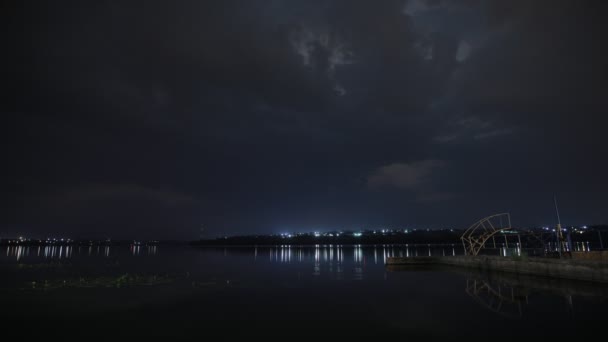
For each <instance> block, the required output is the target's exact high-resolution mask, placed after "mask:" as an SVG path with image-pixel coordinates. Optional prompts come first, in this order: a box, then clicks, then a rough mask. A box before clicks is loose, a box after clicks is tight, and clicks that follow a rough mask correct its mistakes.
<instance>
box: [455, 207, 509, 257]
mask: <svg viewBox="0 0 608 342" xmlns="http://www.w3.org/2000/svg"><path fill="white" fill-rule="evenodd" d="M503 219H505V221H506V223H507V226H506V227H505V226H503ZM508 229H511V215H510V214H509V213H502V214H495V215H492V216H488V217H485V218H483V219H481V220H479V221H477V222H475V223H474V224H473V225H471V226H470V227H469V229H467V230H466V231H465V232H464V233H463V234H462V236H460V240H462V246H463V247H464V254H465V255H477V254H478V253H479V251H480V250H481V249H482V248H483V247H484V246H485V243H486V241H488V239H489V238H491V237H493V236H494V235H495V234H497V233H499V232H501V231H503V230H508Z"/></svg>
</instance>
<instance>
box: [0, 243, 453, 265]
mask: <svg viewBox="0 0 608 342" xmlns="http://www.w3.org/2000/svg"><path fill="white" fill-rule="evenodd" d="M2 248H3V249H5V252H4V253H3V255H6V257H7V258H9V259H14V260H16V261H22V260H23V259H24V258H28V259H31V258H44V259H58V260H59V259H70V258H73V257H75V256H78V257H83V256H88V257H106V258H109V257H112V256H113V253H117V252H124V250H125V249H126V248H127V247H126V246H71V245H67V246H63V245H47V246H4V247H2ZM203 248H209V249H213V248H216V249H217V247H203ZM158 249H159V247H158V246H156V245H152V246H144V245H129V246H128V251H129V254H130V255H131V256H134V257H139V256H154V255H156V254H157V253H158ZM222 249H223V256H225V257H227V256H229V255H232V254H233V253H234V250H236V249H238V250H239V254H248V253H249V254H250V255H251V256H252V258H253V259H254V261H258V256H259V255H264V254H265V253H267V254H266V255H268V260H269V261H270V262H273V263H303V262H314V263H315V264H320V263H338V264H341V263H344V262H349V263H350V262H352V263H355V264H364V263H370V262H373V263H374V264H385V263H386V260H387V258H390V257H397V256H398V257H407V258H409V257H415V256H419V255H421V256H449V255H457V254H462V249H458V247H456V246H455V245H453V244H452V245H377V246H362V245H315V246H292V245H280V246H265V247H235V248H226V247H223V248H222Z"/></svg>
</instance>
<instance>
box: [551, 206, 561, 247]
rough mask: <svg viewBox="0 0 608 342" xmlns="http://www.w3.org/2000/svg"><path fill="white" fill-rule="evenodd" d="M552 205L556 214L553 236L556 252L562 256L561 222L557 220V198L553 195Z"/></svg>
mask: <svg viewBox="0 0 608 342" xmlns="http://www.w3.org/2000/svg"><path fill="white" fill-rule="evenodd" d="M553 203H554V204H555V213H556V214H557V227H556V229H555V234H556V238H557V252H558V253H559V256H560V257H561V256H562V221H561V220H560V218H559V210H558V209H557V197H556V196H555V195H553Z"/></svg>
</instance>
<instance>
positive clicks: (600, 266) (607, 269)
mask: <svg viewBox="0 0 608 342" xmlns="http://www.w3.org/2000/svg"><path fill="white" fill-rule="evenodd" d="M417 259H420V260H417ZM386 265H387V266H391V265H447V266H457V267H466V268H473V269H477V270H481V271H501V272H510V273H516V274H523V275H531V276H540V277H549V278H561V279H572V280H584V281H593V282H601V283H608V262H604V261H590V260H573V259H550V258H533V257H531V258H525V259H524V258H512V257H498V256H451V257H424V258H418V257H411V258H398V257H389V258H388V259H387V261H386Z"/></svg>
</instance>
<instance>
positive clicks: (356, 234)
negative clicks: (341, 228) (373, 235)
mask: <svg viewBox="0 0 608 342" xmlns="http://www.w3.org/2000/svg"><path fill="white" fill-rule="evenodd" d="M353 235H354V236H357V237H359V236H361V235H362V234H361V233H353Z"/></svg>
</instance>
